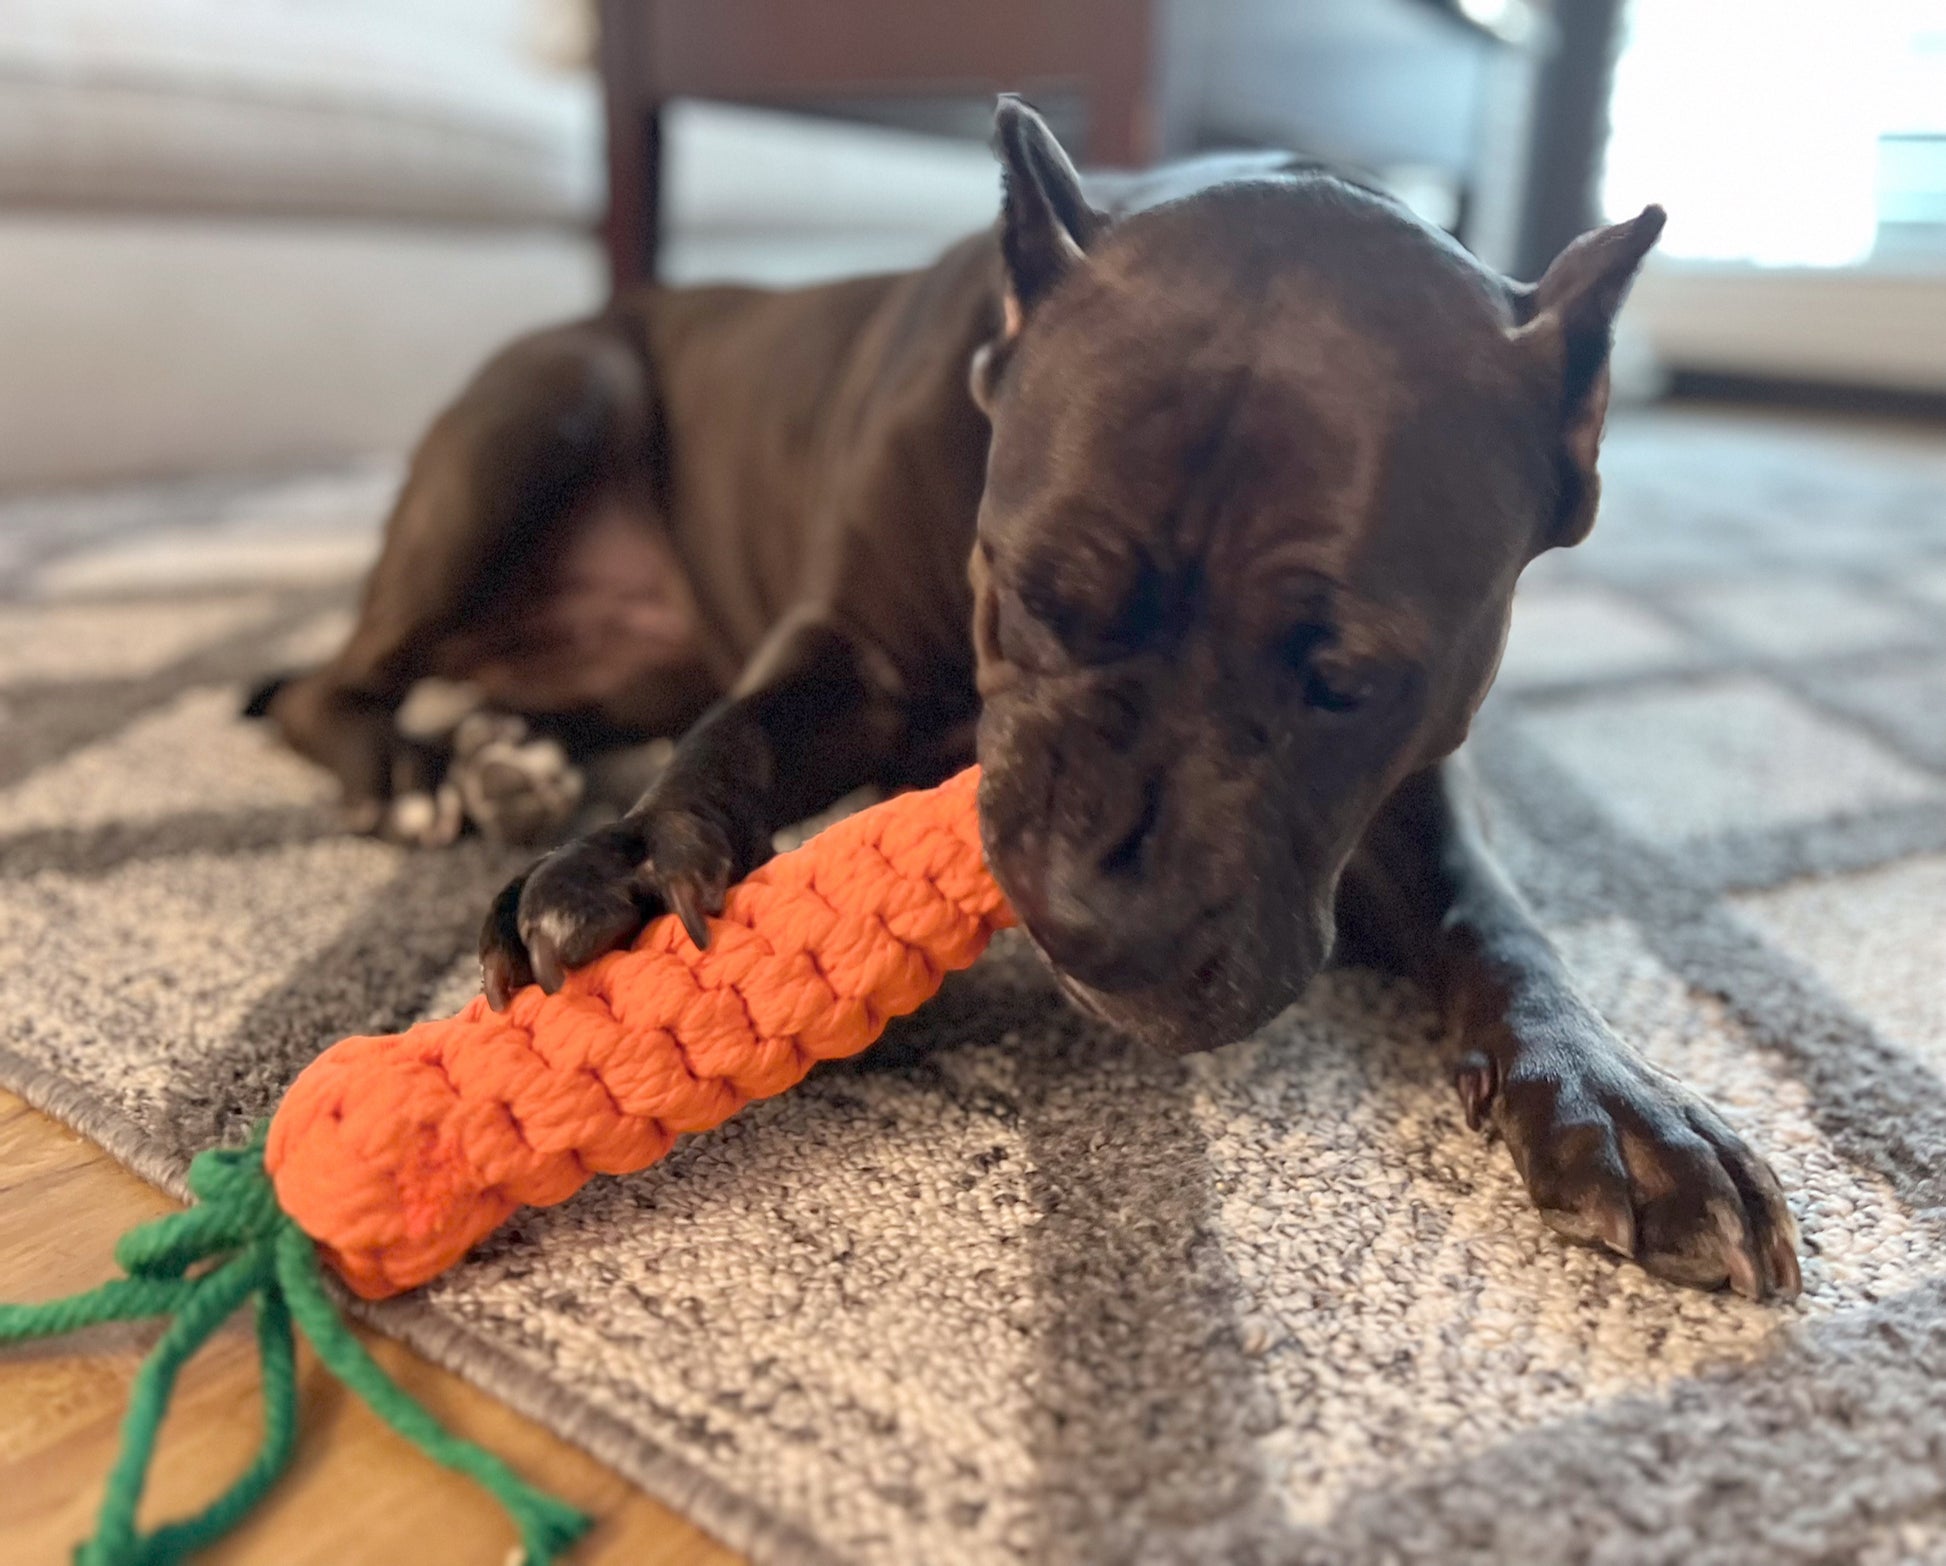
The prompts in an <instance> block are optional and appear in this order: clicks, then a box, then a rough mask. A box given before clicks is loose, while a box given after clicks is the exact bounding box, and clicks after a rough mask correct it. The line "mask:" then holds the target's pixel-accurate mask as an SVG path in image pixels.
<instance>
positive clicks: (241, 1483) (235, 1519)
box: [78, 1289, 297, 1566]
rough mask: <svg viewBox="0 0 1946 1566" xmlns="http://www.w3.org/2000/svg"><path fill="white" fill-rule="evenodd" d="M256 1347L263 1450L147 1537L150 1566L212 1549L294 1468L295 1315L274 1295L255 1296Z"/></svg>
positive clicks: (164, 1565)
mask: <svg viewBox="0 0 1946 1566" xmlns="http://www.w3.org/2000/svg"><path fill="white" fill-rule="evenodd" d="M257 1348H258V1363H259V1365H260V1366H261V1367H262V1375H263V1407H264V1440H263V1445H262V1446H261V1447H260V1448H259V1449H258V1451H257V1455H256V1458H255V1460H254V1461H252V1463H251V1464H250V1466H249V1467H248V1468H246V1469H245V1470H244V1471H243V1472H242V1473H241V1474H239V1475H238V1476H237V1479H236V1482H235V1483H234V1484H232V1485H231V1486H230V1488H229V1489H227V1490H225V1491H224V1492H223V1493H222V1494H221V1495H219V1496H218V1497H217V1498H216V1499H215V1500H213V1501H211V1502H210V1503H209V1505H208V1506H206V1507H204V1508H203V1509H202V1510H201V1511H200V1512H198V1513H197V1514H196V1515H195V1516H194V1517H186V1518H184V1519H183V1520H182V1521H181V1522H173V1523H167V1524H165V1525H164V1526H162V1527H160V1528H158V1529H156V1531H155V1532H154V1533H153V1534H151V1535H150V1536H149V1538H148V1540H147V1548H146V1550H145V1551H144V1553H143V1554H142V1555H141V1556H140V1559H141V1560H142V1561H143V1562H144V1563H147V1566H167V1563H170V1562H175V1561H181V1560H185V1559H187V1558H188V1557H189V1556H190V1555H193V1554H194V1553H195V1552H196V1551H197V1550H200V1549H202V1548H203V1547H204V1546H205V1545H209V1544H214V1543H215V1542H216V1541H217V1540H218V1539H220V1538H221V1537H222V1536H223V1535H224V1534H226V1533H228V1532H229V1531H230V1530H231V1529H232V1528H234V1527H235V1526H236V1525H237V1524H238V1523H239V1522H241V1521H242V1520H243V1519H244V1518H245V1517H246V1516H248V1515H249V1514H250V1512H251V1511H252V1510H253V1509H254V1508H255V1507H256V1505H257V1503H258V1502H259V1501H261V1500H262V1499H263V1498H264V1496H265V1495H267V1494H268V1493H269V1491H270V1487H271V1486H272V1485H273V1484H275V1483H276V1482H277V1480H278V1478H279V1476H281V1475H282V1473H283V1472H284V1469H285V1467H286V1466H287V1465H288V1464H289V1463H290V1460H291V1454H292V1452H294V1451H295V1450H296V1448H297V1346H296V1343H295V1341H294V1339H293V1337H292V1334H291V1313H290V1311H289V1309H288V1308H287V1307H286V1306H285V1304H284V1302H283V1300H282V1299H281V1298H280V1297H279V1296H278V1294H277V1293H276V1291H275V1290H271V1289H266V1290H265V1291H264V1292H262V1293H261V1294H259V1295H258V1297H257ZM84 1560H85V1558H84ZM78 1566H80V1563H78Z"/></svg>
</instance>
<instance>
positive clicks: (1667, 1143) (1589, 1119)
mask: <svg viewBox="0 0 1946 1566" xmlns="http://www.w3.org/2000/svg"><path fill="white" fill-rule="evenodd" d="M1459 1084H1460V1094H1461V1097H1462V1099H1463V1100H1464V1101H1465V1103H1466V1107H1467V1115H1468V1119H1469V1120H1470V1121H1472V1122H1473V1123H1474V1124H1475V1125H1478V1124H1479V1123H1480V1122H1481V1120H1482V1119H1484V1118H1487V1117H1490V1118H1491V1120H1492V1123H1493V1125H1494V1127H1495V1128H1496V1129H1497V1130H1498V1131H1499V1132H1500V1134H1501V1135H1502V1136H1503V1137H1504V1138H1505V1140H1506V1143H1507V1146H1508V1148H1509V1149H1510V1150H1511V1151H1512V1153H1513V1156H1514V1163H1515V1165H1516V1166H1517V1167H1518V1168H1519V1170H1520V1174H1521V1178H1522V1179H1523V1180H1525V1181H1526V1183H1527V1190H1528V1193H1529V1194H1530V1195H1531V1196H1532V1197H1533V1199H1534V1204H1535V1206H1537V1207H1538V1208H1539V1209H1540V1212H1541V1216H1542V1218H1544V1219H1545V1220H1546V1221H1547V1223H1548V1224H1549V1225H1550V1226H1551V1227H1552V1228H1554V1229H1555V1230H1557V1231H1558V1232H1560V1233H1561V1234H1563V1235H1565V1236H1567V1237H1568V1238H1569V1239H1571V1240H1575V1241H1578V1242H1580V1243H1582V1244H1589V1245H1594V1244H1600V1245H1606V1246H1608V1247H1609V1248H1610V1249H1611V1250H1614V1251H1618V1252H1620V1253H1621V1254H1622V1255H1624V1256H1629V1257H1632V1258H1633V1259H1634V1260H1636V1261H1638V1262H1640V1263H1641V1264H1642V1266H1644V1267H1645V1268H1647V1269H1648V1270H1649V1271H1650V1272H1652V1273H1654V1274H1655V1275H1656V1276H1657V1277H1659V1278H1667V1279H1669V1280H1670V1281H1672V1282H1675V1283H1685V1284H1690V1285H1693V1286H1695V1287H1698V1288H1706V1289H1708V1288H1717V1287H1719V1286H1721V1285H1722V1284H1724V1283H1728V1284H1729V1285H1730V1287H1731V1288H1733V1289H1735V1290H1736V1291H1737V1293H1739V1294H1742V1295H1744V1296H1746V1297H1748V1298H1750V1299H1762V1298H1764V1297H1766V1296H1771V1295H1774V1296H1777V1297H1779V1298H1783V1299H1791V1298H1793V1297H1795V1296H1796V1294H1797V1292H1798V1289H1799V1287H1800V1277H1799V1273H1798V1262H1797V1224H1796V1222H1795V1220H1793V1218H1792V1217H1791V1211H1790V1208H1789V1206H1788V1205H1787V1204H1786V1202H1785V1200H1784V1192H1783V1189H1782V1187H1781V1186H1779V1185H1778V1183H1777V1177H1776V1176H1775V1175H1774V1174H1772V1173H1771V1171H1770V1166H1769V1165H1768V1164H1766V1163H1765V1162H1764V1161H1763V1159H1762V1158H1760V1157H1758V1155H1757V1154H1756V1153H1754V1152H1753V1151H1751V1149H1750V1147H1749V1146H1748V1145H1747V1144H1746V1143H1745V1142H1744V1140H1743V1139H1742V1138H1741V1137H1740V1136H1738V1135H1737V1134H1736V1132H1734V1131H1732V1130H1731V1129H1730V1128H1729V1126H1727V1125H1726V1124H1725V1123H1724V1121H1723V1118H1722V1117H1721V1116H1720V1115H1718V1114H1717V1112H1716V1111H1715V1110H1714V1109H1712V1108H1711V1107H1710V1106H1709V1105H1708V1104H1707V1103H1705V1102H1704V1101H1703V1100H1702V1099H1701V1098H1699V1097H1698V1096H1697V1095H1696V1094H1694V1093H1692V1092H1691V1091H1690V1090H1689V1089H1688V1088H1686V1087H1684V1086H1683V1085H1682V1084H1681V1083H1680V1082H1678V1081H1676V1079H1675V1078H1673V1077H1671V1076H1668V1075H1667V1074H1666V1073H1663V1072H1660V1071H1658V1070H1656V1069H1655V1068H1654V1067H1653V1066H1651V1065H1649V1064H1648V1063H1647V1062H1646V1061H1644V1060H1642V1059H1641V1058H1640V1057H1638V1056H1637V1055H1635V1054H1634V1052H1633V1051H1631V1050H1629V1049H1628V1048H1627V1047H1626V1046H1625V1045H1623V1044H1622V1043H1620V1041H1618V1040H1615V1039H1614V1038H1613V1037H1612V1036H1610V1037H1607V1038H1603V1039H1599V1040H1595V1041H1592V1042H1591V1043H1589V1044H1580V1043H1577V1044H1576V1045H1575V1046H1573V1047H1571V1048H1563V1049H1560V1050H1558V1051H1554V1050H1550V1051H1545V1052H1543V1051H1530V1052H1527V1053H1526V1054H1525V1055H1524V1056H1521V1057H1517V1058H1516V1060H1515V1061H1514V1063H1513V1064H1512V1065H1510V1066H1509V1067H1508V1068H1507V1069H1506V1071H1505V1072H1504V1073H1501V1072H1499V1071H1497V1070H1496V1069H1495V1067H1494V1066H1493V1064H1492V1063H1491V1062H1490V1061H1488V1060H1487V1059H1486V1057H1484V1056H1472V1057H1469V1058H1468V1060H1467V1062H1466V1063H1465V1064H1463V1065H1462V1066H1461V1068H1460V1077H1459Z"/></svg>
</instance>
